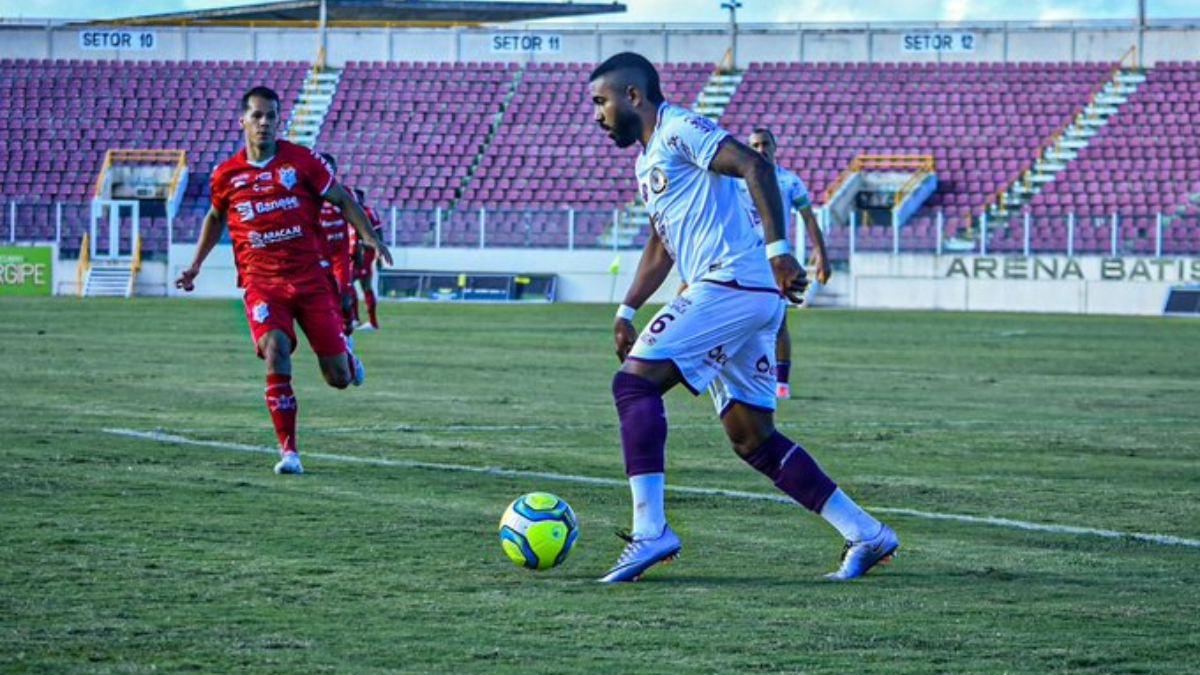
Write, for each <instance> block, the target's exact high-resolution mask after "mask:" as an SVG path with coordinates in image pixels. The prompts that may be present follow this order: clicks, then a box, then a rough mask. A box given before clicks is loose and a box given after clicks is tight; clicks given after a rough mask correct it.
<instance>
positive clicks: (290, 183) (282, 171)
mask: <svg viewBox="0 0 1200 675" xmlns="http://www.w3.org/2000/svg"><path fill="white" fill-rule="evenodd" d="M279 184H280V185H282V186H283V187H285V188H287V189H289V190H291V189H292V188H294V187H296V167H294V166H292V165H291V164H287V165H284V166H281V167H279Z"/></svg>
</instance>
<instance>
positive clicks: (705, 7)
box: [0, 0, 1200, 23]
mask: <svg viewBox="0 0 1200 675" xmlns="http://www.w3.org/2000/svg"><path fill="white" fill-rule="evenodd" d="M261 1H262V0H0V19H33V18H55V19H61V18H72V19H106V18H113V17H121V16H136V15H140V14H161V13H167V12H183V11H192V10H198V9H213V8H217V7H229V6H233V5H249V4H258V3H259V2H261ZM542 1H545V0H542ZM580 1H581V2H584V1H588V0H580ZM592 1H594V0H592ZM600 1H602V2H607V1H608V0H600ZM619 1H620V0H619ZM740 1H741V3H742V7H741V9H739V10H738V21H739V22H745V23H775V22H783V23H797V22H801V23H824V22H848V21H849V22H866V21H872V22H887V21H1067V20H1085V19H1132V18H1133V17H1134V16H1135V15H1136V13H1137V0H1019V1H1017V2H1014V1H1013V0H853V2H850V1H848V0H740ZM623 4H625V6H626V7H627V8H628V10H627V11H626V12H625V13H624V14H614V15H609V16H603V15H601V16H594V17H585V18H581V19H577V20H575V21H578V22H580V23H599V22H606V23H607V22H631V23H669V22H678V21H680V19H681V18H686V20H687V21H688V22H689V23H703V22H725V21H728V20H729V12H728V10H725V9H722V8H721V4H722V0H623ZM1146 13H1147V16H1148V17H1149V18H1152V19H1153V18H1172V19H1173V18H1197V17H1200V0H1146Z"/></svg>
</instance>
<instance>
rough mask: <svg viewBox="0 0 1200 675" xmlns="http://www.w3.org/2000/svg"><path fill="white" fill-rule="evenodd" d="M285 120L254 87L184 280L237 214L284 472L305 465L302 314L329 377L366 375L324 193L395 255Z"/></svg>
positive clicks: (267, 92) (186, 285) (357, 380)
mask: <svg viewBox="0 0 1200 675" xmlns="http://www.w3.org/2000/svg"><path fill="white" fill-rule="evenodd" d="M279 121H280V109H279V95H278V94H276V93H275V92H274V91H272V90H271V89H269V88H267V87H255V88H253V89H251V90H250V91H248V92H246V94H245V95H244V96H242V102H241V116H240V118H239V123H240V124H241V126H242V130H243V132H244V134H245V140H246V147H245V148H244V149H242V150H241V151H240V152H238V153H237V154H236V155H234V156H233V157H231V158H230V159H228V160H226V161H224V162H223V163H221V165H220V166H218V167H217V169H216V171H214V172H213V174H212V180H211V183H212V208H210V209H209V211H208V215H206V216H205V217H204V225H203V227H202V228H201V230H200V239H199V241H198V242H197V244H196V255H195V257H194V258H193V260H192V264H191V266H190V267H188V268H187V269H185V270H183V272H182V273H181V274H180V275H179V278H178V279H176V280H175V286H176V288H181V289H183V290H184V291H191V290H192V289H193V288H194V281H195V279H196V277H197V276H198V275H199V274H200V267H201V265H203V264H204V260H205V258H207V257H208V254H209V253H210V252H212V249H213V247H214V246H216V244H217V242H218V240H220V238H221V235H222V233H223V232H224V230H225V226H226V223H228V226H229V235H230V238H231V239H232V240H233V255H234V261H235V263H236V265H237V271H238V286H239V287H240V288H243V289H245V293H244V297H243V302H244V304H245V307H246V320H247V321H248V322H249V323H250V332H251V334H252V335H253V337H254V345H255V349H256V350H257V352H258V356H259V358H261V359H263V360H264V361H266V365H267V390H266V403H267V410H268V411H269V412H270V414H271V421H272V422H273V423H274V425H275V434H276V436H277V437H278V438H279V445H280V452H281V454H282V457H281V459H280V461H279V463H278V464H276V465H275V472H276V473H303V472H304V469H303V468H302V467H301V465H300V456H299V453H298V452H297V449H296V396H295V394H294V393H293V392H292V357H291V354H292V351H293V350H295V348H296V332H295V327H294V323H295V322H299V323H300V328H301V329H303V331H304V334H305V336H306V337H307V338H308V342H309V345H310V346H311V347H312V350H313V351H314V352H315V353H316V355H317V361H318V363H319V364H320V366H321V373H322V375H324V376H325V381H326V382H328V383H329V385H330V386H333V387H336V388H338V389H345V388H346V387H347V386H349V385H350V384H352V383H353V384H361V383H362V378H363V369H362V362H360V361H359V360H358V359H357V358H356V357H355V356H354V354H352V353H351V352H350V351H349V349H348V348H347V345H346V337H345V335H344V334H343V333H342V319H341V315H340V313H339V311H338V307H337V301H336V297H337V296H336V295H335V294H334V291H333V288H332V281H331V280H330V275H329V271H328V270H327V269H326V265H327V263H326V262H325V261H324V259H323V257H322V249H321V242H320V231H319V229H318V224H317V213H318V211H319V210H320V207H321V202H322V201H327V202H330V203H332V204H334V205H336V206H339V207H341V209H342V211H343V213H345V214H346V217H347V218H348V219H349V220H350V223H351V224H352V225H354V227H355V228H356V229H357V230H358V233H359V236H360V237H361V238H362V240H363V241H364V242H365V243H366V245H367V246H370V247H372V248H373V249H375V251H376V252H377V253H378V254H379V257H380V258H382V259H383V260H384V261H386V262H387V263H388V264H391V262H392V256H391V253H390V252H389V251H388V249H387V247H386V246H384V244H383V243H382V242H380V241H379V240H378V239H377V238H376V237H375V233H374V232H373V231H372V230H371V227H370V223H369V221H368V220H367V216H366V214H364V213H363V211H362V209H361V208H359V207H358V204H356V203H355V202H354V199H353V198H351V197H350V195H348V194H347V193H346V191H345V190H344V189H343V188H342V187H341V186H340V185H338V184H337V182H336V181H335V180H334V178H333V175H332V174H331V173H330V171H329V168H328V167H326V166H325V163H324V162H322V161H321V160H320V159H319V158H318V157H317V156H316V155H315V154H313V153H312V151H311V150H309V149H308V148H305V147H302V146H299V145H295V144H293V143H289V142H287V141H281V140H278V139H276V134H277V132H278V131H279Z"/></svg>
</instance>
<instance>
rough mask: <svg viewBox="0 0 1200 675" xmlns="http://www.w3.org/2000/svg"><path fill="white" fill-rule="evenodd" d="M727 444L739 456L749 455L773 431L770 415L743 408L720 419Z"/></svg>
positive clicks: (760, 445)
mask: <svg viewBox="0 0 1200 675" xmlns="http://www.w3.org/2000/svg"><path fill="white" fill-rule="evenodd" d="M722 421H723V422H724V425H725V435H726V436H728V437H729V444H730V445H731V446H732V447H733V451H734V452H736V453H737V454H738V456H739V457H743V458H744V457H749V456H750V455H752V454H754V451H755V450H758V449H759V448H761V447H762V445H763V443H766V442H767V439H768V438H770V437H771V434H773V433H775V423H774V421H773V419H772V418H771V416H770V415H767V414H764V413H761V412H758V411H751V412H748V409H743V410H741V411H738V413H737V414H736V415H733V414H730V415H726V417H725V419H724V420H722Z"/></svg>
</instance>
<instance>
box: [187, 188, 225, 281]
mask: <svg viewBox="0 0 1200 675" xmlns="http://www.w3.org/2000/svg"><path fill="white" fill-rule="evenodd" d="M224 232H225V212H224V211H220V210H218V209H217V208H216V207H211V208H209V209H208V213H207V214H206V215H205V216H204V224H203V225H201V226H200V238H199V239H198V240H197V241H196V255H195V256H194V257H193V258H192V264H191V266H190V267H188V268H187V269H185V270H184V271H183V272H181V273H180V274H179V278H178V279H176V280H175V288H180V289H183V290H184V291H187V292H189V293H190V292H191V291H193V290H194V289H195V288H196V285H195V283H194V282H195V281H196V277H197V276H199V275H200V266H201V265H203V264H204V260H205V259H206V258H208V254H209V253H212V250H213V247H214V246H216V245H217V242H218V241H221V235H222V234H223V233H224Z"/></svg>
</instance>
